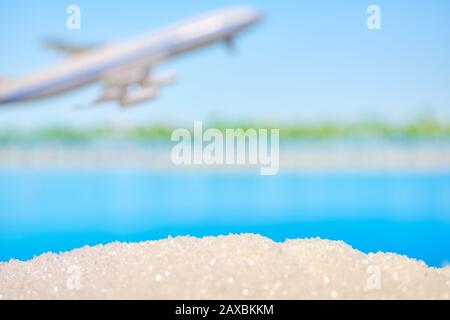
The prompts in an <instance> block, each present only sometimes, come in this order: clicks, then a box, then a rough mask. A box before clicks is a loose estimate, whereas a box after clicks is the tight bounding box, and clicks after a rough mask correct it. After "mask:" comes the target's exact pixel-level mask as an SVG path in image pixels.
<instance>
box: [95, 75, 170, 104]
mask: <svg viewBox="0 0 450 320" xmlns="http://www.w3.org/2000/svg"><path fill="white" fill-rule="evenodd" d="M103 82H104V84H105V85H104V88H103V91H102V92H101V94H100V96H99V97H98V98H97V99H96V100H95V101H94V102H93V105H98V104H101V103H104V102H110V101H116V102H118V103H119V105H120V106H121V107H128V106H132V105H135V104H138V103H141V102H144V101H148V100H153V99H155V98H156V97H157V96H158V93H159V89H160V88H161V87H162V86H166V85H169V84H171V83H173V82H175V74H174V73H173V72H167V73H164V74H158V75H152V73H151V71H150V67H139V68H134V69H126V70H115V71H113V72H110V73H108V74H106V75H104V77H103Z"/></svg>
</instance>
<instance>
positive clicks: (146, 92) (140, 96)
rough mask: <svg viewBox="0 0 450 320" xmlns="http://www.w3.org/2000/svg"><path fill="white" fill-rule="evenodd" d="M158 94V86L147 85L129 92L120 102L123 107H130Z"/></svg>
mask: <svg viewBox="0 0 450 320" xmlns="http://www.w3.org/2000/svg"><path fill="white" fill-rule="evenodd" d="M157 96H158V87H156V86H147V87H142V88H141V89H137V90H135V91H134V92H129V93H127V94H126V95H125V96H123V97H122V98H121V99H120V100H119V102H120V105H121V106H122V107H129V106H132V105H135V104H138V103H141V102H144V101H148V100H152V99H154V98H156V97H157Z"/></svg>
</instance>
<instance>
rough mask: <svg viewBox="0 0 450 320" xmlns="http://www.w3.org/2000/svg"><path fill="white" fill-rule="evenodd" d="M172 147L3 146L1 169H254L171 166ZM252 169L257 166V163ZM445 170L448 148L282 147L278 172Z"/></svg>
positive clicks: (249, 168)
mask: <svg viewBox="0 0 450 320" xmlns="http://www.w3.org/2000/svg"><path fill="white" fill-rule="evenodd" d="M170 151H171V145H162V146H155V147H152V146H107V147H95V146H63V145H61V146H57V145H55V146H51V145H49V146H34V147H33V146H3V147H0V170H14V169H33V170H34V169H36V170H47V169H64V170H66V169H67V170H84V169H86V170H91V169H111V170H115V169H132V170H157V171H159V170H162V171H165V170H168V171H210V170H214V171H252V170H253V167H252V166H247V165H235V166H216V165H213V166H202V165H197V166H175V165H174V164H173V163H172V162H171V160H170ZM255 168H256V167H255ZM323 170H329V171H342V170H345V171H347V170H349V171H366V170H368V171H379V170H381V171H385V170H387V171H449V172H450V146H449V145H443V146H441V145H430V146H421V145H417V146H407V147H405V146H396V145H387V146H383V145H380V146H376V145H375V146H370V147H367V146H358V145H319V146H281V147H280V172H292V171H293V172H297V171H300V172H301V171H306V172H308V171H323Z"/></svg>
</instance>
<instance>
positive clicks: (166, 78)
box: [144, 72, 176, 87]
mask: <svg viewBox="0 0 450 320" xmlns="http://www.w3.org/2000/svg"><path fill="white" fill-rule="evenodd" d="M175 80H176V76H175V73H174V72H166V73H163V74H159V75H156V76H148V77H147V78H145V79H144V85H145V86H157V87H162V86H166V85H169V84H172V83H174V82H175Z"/></svg>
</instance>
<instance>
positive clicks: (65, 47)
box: [43, 39, 97, 56]
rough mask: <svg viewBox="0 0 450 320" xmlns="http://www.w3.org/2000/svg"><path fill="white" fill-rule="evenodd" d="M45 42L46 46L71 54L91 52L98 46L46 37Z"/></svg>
mask: <svg viewBox="0 0 450 320" xmlns="http://www.w3.org/2000/svg"><path fill="white" fill-rule="evenodd" d="M43 44H44V46H45V47H47V48H49V49H51V50H54V51H56V52H60V53H63V54H66V55H70V56H73V55H80V54H83V53H86V52H89V51H91V50H93V49H95V48H96V47H97V46H94V45H89V46H78V45H73V44H70V43H67V42H64V41H61V40H57V39H46V40H44V42H43Z"/></svg>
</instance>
